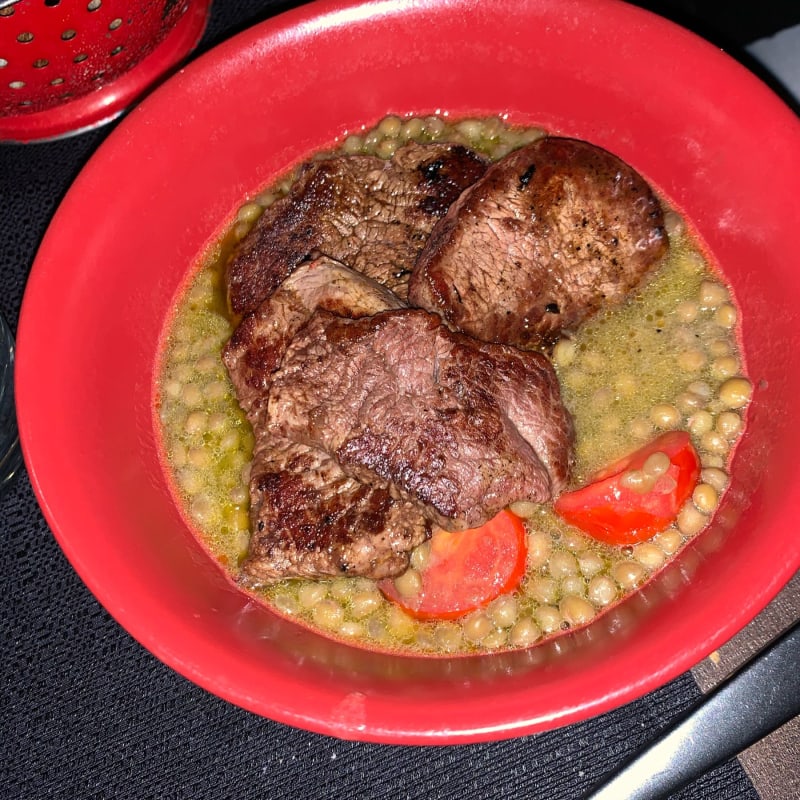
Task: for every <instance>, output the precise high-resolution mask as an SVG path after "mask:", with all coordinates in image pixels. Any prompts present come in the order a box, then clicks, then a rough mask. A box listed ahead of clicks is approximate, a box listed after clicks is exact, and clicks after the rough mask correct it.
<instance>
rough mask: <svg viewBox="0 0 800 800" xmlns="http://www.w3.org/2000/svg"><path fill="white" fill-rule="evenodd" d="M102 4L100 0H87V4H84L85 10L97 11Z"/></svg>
mask: <svg viewBox="0 0 800 800" xmlns="http://www.w3.org/2000/svg"><path fill="white" fill-rule="evenodd" d="M101 5H103V4H102V3H101V2H100V0H89V5H87V6H86V9H87V11H97V9H98V8H100V6H101Z"/></svg>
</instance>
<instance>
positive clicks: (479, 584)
mask: <svg viewBox="0 0 800 800" xmlns="http://www.w3.org/2000/svg"><path fill="white" fill-rule="evenodd" d="M525 542H526V540H525V526H524V524H523V522H522V520H521V519H520V518H519V517H517V516H516V515H515V514H512V513H511V512H510V511H501V512H500V513H499V514H498V515H497V516H496V517H493V518H492V519H490V520H489V521H488V522H487V523H485V524H483V525H481V526H480V527H479V528H471V529H470V530H466V531H456V532H452V531H445V530H442V529H441V528H436V529H435V530H434V532H433V535H432V536H431V538H430V555H429V557H428V561H427V564H426V566H425V568H424V569H423V570H421V571H420V577H421V579H422V587H421V589H420V590H419V591H418V592H417V593H416V594H414V595H412V596H410V597H407V596H403V595H402V594H401V593H400V592H399V591H398V590H397V587H396V585H395V582H394V580H393V579H391V578H387V579H386V580H383V581H381V582H380V583H379V584H378V585H379V587H380V589H381V591H382V592H383V593H384V594H385V595H386V597H388V598H389V599H390V600H391V601H392V602H394V603H397V605H399V606H401V607H402V608H403V609H404V610H405V611H406V612H407V613H408V614H410V615H411V616H413V617H416V618H417V619H455V618H456V617H462V616H464V615H465V614H467V613H469V612H470V611H473V610H474V609H476V608H481V607H482V606H485V605H486V604H487V603H489V602H491V601H492V600H494V599H495V597H498V596H500V595H501V594H505V593H506V592H510V591H512V590H513V589H515V588H516V587H517V586H518V585H519V583H520V581H521V580H522V576H523V575H524V574H525V560H526V555H527V552H526V546H525Z"/></svg>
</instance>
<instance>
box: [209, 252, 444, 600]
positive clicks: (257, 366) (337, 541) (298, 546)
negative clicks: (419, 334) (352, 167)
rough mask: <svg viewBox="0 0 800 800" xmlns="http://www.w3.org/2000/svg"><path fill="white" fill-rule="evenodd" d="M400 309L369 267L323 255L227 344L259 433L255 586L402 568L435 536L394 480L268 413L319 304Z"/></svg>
mask: <svg viewBox="0 0 800 800" xmlns="http://www.w3.org/2000/svg"><path fill="white" fill-rule="evenodd" d="M402 307H403V303H402V302H401V301H400V299H399V298H398V297H396V296H395V295H394V294H392V292H390V291H389V290H388V289H386V288H385V287H383V286H381V285H380V284H378V283H376V282H375V281H373V280H371V279H370V278H367V277H366V276H365V275H362V274H361V273H358V272H354V271H353V270H351V269H349V268H348V267H346V266H344V264H340V263H338V262H336V261H332V260H330V259H327V258H319V259H317V260H315V261H311V262H308V263H306V264H303V265H301V266H300V267H299V268H298V269H297V270H295V271H294V272H293V273H292V274H291V275H290V276H289V277H288V278H287V279H286V280H285V281H284V282H283V283H282V284H281V286H280V288H279V289H278V290H277V291H276V292H275V293H274V294H273V295H272V296H271V297H270V298H269V299H268V300H265V301H264V302H263V303H262V304H261V305H260V306H259V307H258V308H257V309H256V310H255V311H253V312H252V313H250V314H248V315H247V316H246V317H245V318H244V319H243V320H242V322H241V324H240V325H239V327H238V328H237V329H236V331H235V332H234V334H233V336H232V337H231V339H230V341H229V342H228V344H227V345H226V346H225V349H224V351H223V360H224V362H225V365H226V367H227V368H228V372H229V374H230V376H231V380H232V381H233V384H234V387H235V389H236V394H237V397H238V398H239V404H240V405H241V406H242V408H243V409H244V410H245V412H246V413H247V416H248V418H249V419H250V422H251V423H252V425H253V431H254V433H255V436H256V446H255V452H254V456H253V464H252V466H251V470H250V530H251V536H250V546H249V551H248V556H247V559H246V560H245V562H244V564H243V565H242V580H243V581H244V582H246V583H248V584H249V585H257V584H261V583H267V582H270V581H272V580H276V579H279V578H286V577H325V576H330V575H363V576H366V577H370V578H375V579H378V578H384V577H387V576H389V575H398V574H400V573H402V572H403V571H405V569H406V568H407V566H408V558H409V553H410V551H411V550H412V549H413V548H414V547H416V545H418V544H419V543H420V542H422V541H424V539H425V538H426V536H427V535H428V532H429V530H428V524H427V522H426V521H425V520H424V518H423V517H422V515H421V513H420V512H419V510H418V509H416V508H415V507H413V506H412V505H411V504H410V503H408V502H406V501H402V500H396V499H395V498H393V497H391V496H390V493H389V490H388V487H387V486H386V485H383V486H380V485H378V484H377V483H375V484H370V485H366V484H363V483H360V482H359V481H357V480H355V479H354V478H351V477H348V476H346V475H345V474H344V473H343V472H342V469H341V467H340V466H339V465H338V464H337V463H336V461H335V460H334V459H332V458H331V457H330V456H328V455H326V454H325V453H323V452H322V451H320V450H315V449H313V448H310V447H305V446H304V445H298V444H294V443H292V442H289V441H286V440H285V439H282V438H280V437H276V436H274V435H273V434H272V433H270V431H269V430H268V429H267V425H266V421H265V420H264V418H263V414H262V412H263V406H264V404H265V403H266V399H267V394H268V391H269V387H270V384H271V379H272V375H273V373H274V372H275V370H276V369H277V368H278V367H279V366H280V363H281V359H282V358H283V354H284V352H285V350H286V348H287V346H288V344H289V342H290V341H291V339H292V337H293V336H294V334H295V333H296V332H297V331H298V330H299V329H300V328H301V327H302V326H303V325H304V324H305V323H306V322H307V321H308V319H309V318H310V317H311V315H312V314H313V312H314V310H315V309H316V308H323V309H327V310H328V311H332V312H335V313H337V314H340V315H342V316H352V317H357V316H363V315H367V314H374V313H376V312H378V311H383V310H384V309H389V308H402Z"/></svg>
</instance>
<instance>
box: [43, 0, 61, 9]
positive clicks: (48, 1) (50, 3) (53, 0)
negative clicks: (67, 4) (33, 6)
mask: <svg viewBox="0 0 800 800" xmlns="http://www.w3.org/2000/svg"><path fill="white" fill-rule="evenodd" d="M60 2H61V0H44V4H45V5H46V6H47V7H48V8H55V7H56V6H57V5H58V4H59V3H60Z"/></svg>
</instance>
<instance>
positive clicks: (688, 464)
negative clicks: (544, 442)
mask: <svg viewBox="0 0 800 800" xmlns="http://www.w3.org/2000/svg"><path fill="white" fill-rule="evenodd" d="M657 452H662V453H666V454H667V455H668V456H669V459H670V466H669V469H668V470H667V472H666V474H665V475H662V476H661V477H660V478H658V479H657V481H656V483H655V485H654V486H653V487H652V488H651V489H650V490H649V491H647V492H643V493H642V492H637V491H635V490H634V489H630V488H627V487H625V486H624V485H622V483H621V482H620V478H621V477H622V475H623V473H625V472H628V471H630V470H637V469H641V468H642V466H643V465H644V462H645V461H646V460H647V458H648V456H650V455H651V454H653V453H657ZM699 475H700V459H699V458H698V456H697V452H696V451H695V449H694V447H693V446H692V443H691V440H690V438H689V434H688V433H686V432H685V431H671V432H670V433H665V434H663V435H661V436H659V437H658V438H657V439H655V440H653V441H652V442H650V443H649V444H647V445H645V446H644V447H642V448H641V449H639V450H637V451H636V452H635V453H631V454H630V455H628V456H626V457H625V458H623V459H621V460H620V461H617V462H616V463H615V464H612V465H611V466H610V467H608V468H606V469H604V470H602V471H601V472H600V473H599V474H598V475H597V476H595V478H594V479H593V481H592V482H591V483H589V484H587V485H586V486H583V487H581V488H580V489H576V490H575V491H572V492H566V493H564V494H562V495H561V497H559V498H558V500H556V503H555V506H554V507H555V511H556V513H557V514H558V515H559V516H560V517H561V518H562V519H564V520H565V521H566V522H568V523H570V524H571V525H574V526H575V527H576V528H579V529H580V530H582V531H584V532H585V533H588V534H589V535H590V536H593V537H594V538H595V539H599V540H601V541H603V542H607V543H609V544H622V545H624V544H635V543H637V542H641V541H644V540H645V539H649V538H650V537H651V536H654V535H655V534H656V533H658V532H659V531H662V530H664V528H666V527H667V526H668V525H669V524H670V523H672V522H673V521H674V520H675V518H676V517H677V516H678V512H679V511H680V509H681V506H682V505H683V504H684V503H685V502H686V500H688V499H689V497H690V496H691V494H692V492H693V491H694V487H695V485H696V483H697V478H698V476H699Z"/></svg>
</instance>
